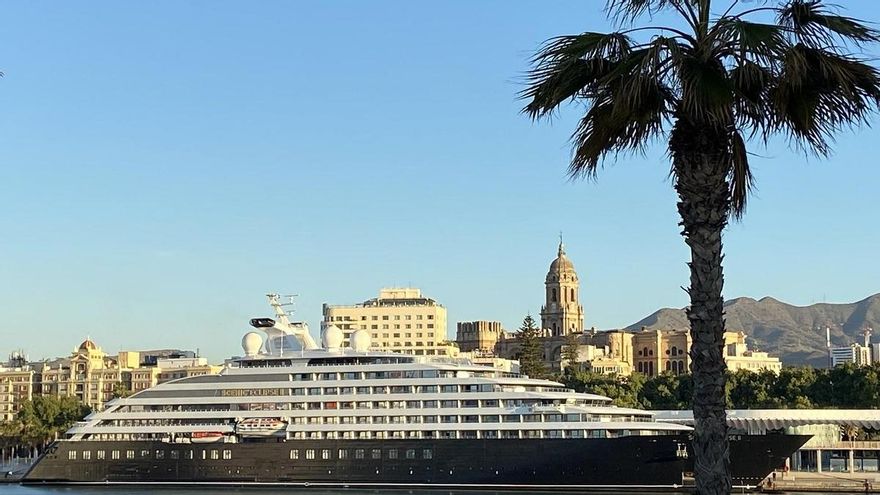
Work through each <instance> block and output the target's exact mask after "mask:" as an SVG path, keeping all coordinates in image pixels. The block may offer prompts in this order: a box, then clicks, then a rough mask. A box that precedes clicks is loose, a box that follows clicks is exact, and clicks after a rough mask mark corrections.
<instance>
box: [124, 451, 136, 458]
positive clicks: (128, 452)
mask: <svg viewBox="0 0 880 495" xmlns="http://www.w3.org/2000/svg"><path fill="white" fill-rule="evenodd" d="M125 458H126V459H134V451H133V450H126V451H125Z"/></svg>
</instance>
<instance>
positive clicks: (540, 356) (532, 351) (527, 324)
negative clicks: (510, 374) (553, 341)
mask: <svg viewBox="0 0 880 495" xmlns="http://www.w3.org/2000/svg"><path fill="white" fill-rule="evenodd" d="M516 339H517V341H518V342H519V371H520V373H522V374H524V375H528V376H530V377H532V378H543V377H545V376H546V375H547V368H546V367H545V366H544V344H543V343H542V342H541V330H540V329H539V328H538V326H537V324H536V323H535V319H534V318H532V315H531V314H527V315H526V317H525V318H524V319H523V322H522V326H521V327H519V331H518V332H517V334H516Z"/></svg>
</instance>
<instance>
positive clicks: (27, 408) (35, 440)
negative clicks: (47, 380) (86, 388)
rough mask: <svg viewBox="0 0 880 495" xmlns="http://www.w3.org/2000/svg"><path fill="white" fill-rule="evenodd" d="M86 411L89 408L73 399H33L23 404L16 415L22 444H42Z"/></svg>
mask: <svg viewBox="0 0 880 495" xmlns="http://www.w3.org/2000/svg"><path fill="white" fill-rule="evenodd" d="M89 412H91V411H90V409H89V407H88V406H86V405H85V404H83V403H82V402H80V401H78V400H77V399H76V398H75V397H54V396H51V395H38V396H35V397H34V398H33V399H32V400H29V401H27V402H25V403H23V404H22V406H21V409H20V410H19V411H18V414H17V415H16V420H17V421H18V422H20V423H21V441H22V443H24V444H26V445H30V446H34V447H36V446H40V445H44V444H46V443H47V442H49V441H51V440H54V439H56V438H57V437H58V435H60V434H61V433H63V432H65V431H66V430H67V429H69V428H70V427H71V426H73V424H74V423H75V422H77V421H80V420H81V419H83V418H84V417H86V415H88V414H89Z"/></svg>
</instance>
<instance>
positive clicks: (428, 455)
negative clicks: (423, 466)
mask: <svg viewBox="0 0 880 495" xmlns="http://www.w3.org/2000/svg"><path fill="white" fill-rule="evenodd" d="M433 458H434V451H433V450H431V449H422V459H433Z"/></svg>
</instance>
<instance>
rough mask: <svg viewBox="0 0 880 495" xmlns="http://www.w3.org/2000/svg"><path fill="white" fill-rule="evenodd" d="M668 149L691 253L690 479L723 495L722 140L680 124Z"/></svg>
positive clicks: (727, 486)
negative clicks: (691, 426)
mask: <svg viewBox="0 0 880 495" xmlns="http://www.w3.org/2000/svg"><path fill="white" fill-rule="evenodd" d="M669 149H670V152H671V154H672V162H673V171H674V173H675V189H676V191H677V192H678V197H679V202H678V212H679V214H680V215H681V224H680V225H681V226H682V235H683V236H684V237H685V242H686V243H687V245H688V246H689V247H690V250H691V262H690V263H689V266H690V269H691V285H690V288H689V289H688V291H687V292H688V294H689V295H690V299H691V301H690V307H689V308H688V309H687V317H688V320H690V323H691V340H692V344H691V350H690V356H691V371H692V374H693V379H694V397H693V408H694V441H693V448H694V455H695V459H694V475H695V481H696V492H697V493H698V494H700V495H709V494H712V495H715V494H725V495H726V494H729V493H730V491H731V482H730V459H729V444H728V440H727V418H726V410H725V405H726V404H725V402H726V400H725V394H724V381H725V377H724V372H725V369H726V365H725V363H724V358H723V354H722V351H723V348H724V300H723V298H722V296H721V290H722V288H723V286H724V276H723V274H722V268H721V260H722V258H723V256H722V254H721V233H722V231H723V230H724V227H725V226H726V225H727V218H728V214H729V212H730V199H729V197H730V193H729V185H728V176H729V171H730V158H729V153H728V151H727V150H728V149H729V148H728V137H727V134H726V132H724V131H723V130H717V129H716V130H713V129H710V128H707V127H705V126H701V125H693V124H691V123H688V122H687V121H686V120H685V119H679V121H678V122H676V124H675V128H674V129H673V132H672V135H671V136H670V141H669Z"/></svg>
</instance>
